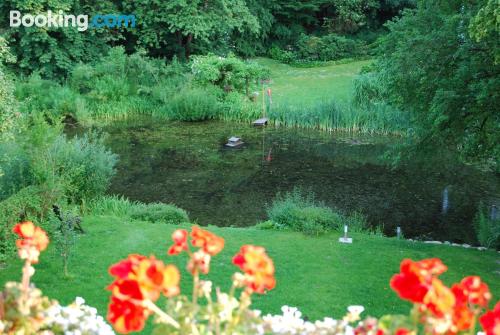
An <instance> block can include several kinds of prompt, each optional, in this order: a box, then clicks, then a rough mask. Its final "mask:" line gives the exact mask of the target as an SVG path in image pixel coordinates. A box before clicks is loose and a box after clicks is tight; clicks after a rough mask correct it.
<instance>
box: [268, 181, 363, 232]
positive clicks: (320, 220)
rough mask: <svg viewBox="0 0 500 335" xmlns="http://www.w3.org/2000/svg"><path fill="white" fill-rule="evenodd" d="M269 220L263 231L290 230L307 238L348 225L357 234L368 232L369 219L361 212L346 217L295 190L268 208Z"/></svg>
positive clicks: (280, 196)
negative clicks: (298, 232)
mask: <svg viewBox="0 0 500 335" xmlns="http://www.w3.org/2000/svg"><path fill="white" fill-rule="evenodd" d="M267 216H268V218H269V221H265V222H262V223H260V224H259V225H258V227H259V228H260V229H289V230H293V231H301V232H303V233H305V234H307V235H319V234H321V233H325V232H328V231H339V232H340V231H343V230H344V225H347V226H349V229H350V230H351V231H354V232H363V231H367V230H368V223H367V221H366V218H365V217H364V216H363V215H362V214H360V213H353V214H351V215H344V214H342V213H339V212H338V211H336V210H334V209H332V208H330V207H328V206H326V205H325V204H323V203H322V202H319V201H317V200H315V195H314V194H313V193H311V192H308V193H306V192H303V191H301V190H300V189H299V188H295V189H294V190H293V191H292V192H287V193H284V194H281V193H278V194H277V195H276V198H275V199H274V200H273V203H272V204H271V205H270V206H269V208H268V209H267Z"/></svg>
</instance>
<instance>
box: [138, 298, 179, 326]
mask: <svg viewBox="0 0 500 335" xmlns="http://www.w3.org/2000/svg"><path fill="white" fill-rule="evenodd" d="M142 305H143V306H144V307H145V308H147V309H149V310H150V311H151V312H153V313H155V314H156V315H158V316H159V317H160V319H161V321H163V322H165V323H167V324H169V325H171V326H173V327H174V328H176V329H179V328H180V325H179V323H178V322H177V321H175V320H174V319H173V318H172V317H171V316H170V315H168V314H167V313H165V312H164V311H162V310H161V309H159V308H158V306H156V305H155V304H154V303H153V302H152V301H151V300H144V301H143V302H142Z"/></svg>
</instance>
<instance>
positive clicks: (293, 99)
mask: <svg viewBox="0 0 500 335" xmlns="http://www.w3.org/2000/svg"><path fill="white" fill-rule="evenodd" d="M257 61H258V63H259V64H261V65H265V66H267V67H269V68H270V70H271V78H272V81H273V82H272V85H271V87H272V90H273V103H274V104H275V105H283V104H286V105H295V106H304V105H314V104H316V103H318V102H320V101H331V100H336V101H344V102H346V101H348V100H349V99H350V98H351V96H352V92H353V88H354V78H355V77H356V75H357V74H358V73H359V71H360V70H361V68H362V67H363V66H366V65H369V64H370V63H371V61H370V60H363V61H353V62H350V63H346V64H338V65H335V64H334V65H325V66H320V67H311V68H299V67H293V66H290V65H287V64H282V63H279V62H278V61H275V60H272V59H268V58H258V59H257ZM326 64H328V63H326Z"/></svg>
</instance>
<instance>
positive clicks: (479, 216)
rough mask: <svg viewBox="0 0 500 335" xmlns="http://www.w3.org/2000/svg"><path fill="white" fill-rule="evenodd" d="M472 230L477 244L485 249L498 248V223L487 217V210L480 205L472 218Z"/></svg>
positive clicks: (499, 232)
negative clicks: (474, 232)
mask: <svg viewBox="0 0 500 335" xmlns="http://www.w3.org/2000/svg"><path fill="white" fill-rule="evenodd" d="M474 228H475V230H476V237H477V240H478V241H479V244H481V246H483V247H485V248H496V249H499V248H500V222H499V220H498V219H496V218H492V217H490V216H489V213H488V209H487V208H486V207H485V206H484V205H483V204H481V205H480V206H479V209H478V211H477V213H476V216H475V217H474Z"/></svg>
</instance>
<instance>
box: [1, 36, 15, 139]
mask: <svg viewBox="0 0 500 335" xmlns="http://www.w3.org/2000/svg"><path fill="white" fill-rule="evenodd" d="M1 42H2V40H1V38H0V51H1V47H2V44H1ZM0 55H1V54H0ZM16 106H17V102H16V100H15V98H14V84H13V83H12V81H11V80H10V79H9V78H7V77H6V75H5V74H4V73H3V70H2V64H1V63H0V140H2V139H5V138H7V137H10V136H11V134H10V133H11V132H12V131H13V130H14V127H15V121H16V118H17V117H16V112H17V108H16Z"/></svg>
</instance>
